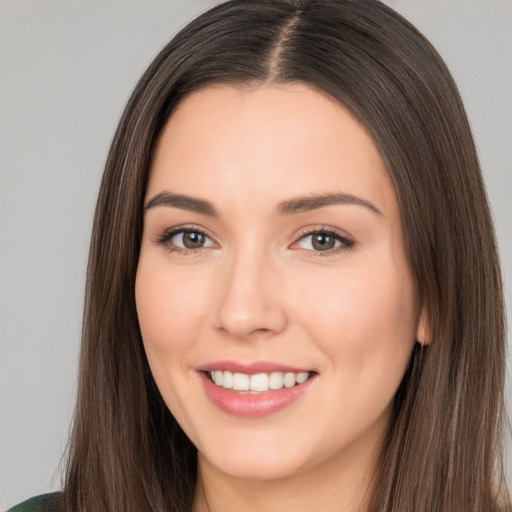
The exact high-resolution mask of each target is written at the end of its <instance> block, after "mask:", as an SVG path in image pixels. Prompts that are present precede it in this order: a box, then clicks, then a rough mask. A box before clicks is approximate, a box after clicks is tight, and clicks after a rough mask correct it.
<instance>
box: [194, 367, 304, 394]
mask: <svg viewBox="0 0 512 512" xmlns="http://www.w3.org/2000/svg"><path fill="white" fill-rule="evenodd" d="M204 373H205V374H206V377H207V378H208V379H209V380H210V381H211V382H212V383H213V384H215V385H216V386H218V387H220V388H223V389H229V390H232V391H235V392H239V393H248V394H260V393H268V392H269V391H279V390H281V389H283V388H286V389H289V388H293V387H295V386H299V385H300V384H303V383H304V382H306V381H307V380H308V379H310V378H311V377H312V376H313V373H314V372H270V373H255V374H252V375H251V374H247V373H241V372H230V371H227V370H224V371H223V370H207V371H205V372H204Z"/></svg>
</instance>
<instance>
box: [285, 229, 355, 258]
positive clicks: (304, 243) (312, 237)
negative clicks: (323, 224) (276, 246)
mask: <svg viewBox="0 0 512 512" xmlns="http://www.w3.org/2000/svg"><path fill="white" fill-rule="evenodd" d="M353 246H354V242H353V241H352V240H350V239H348V238H346V237H344V236H342V235H341V234H339V233H337V232H334V231H331V230H325V229H319V230H316V231H310V232H309V233H305V234H304V235H302V237H301V238H300V239H299V240H298V242H296V243H295V244H294V247H297V248H300V249H306V250H308V251H311V253H312V254H315V253H316V254H320V253H325V255H329V254H335V253H338V252H339V251H342V250H347V249H351V248H352V247H353Z"/></svg>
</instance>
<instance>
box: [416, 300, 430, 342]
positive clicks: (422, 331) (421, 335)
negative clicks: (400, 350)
mask: <svg viewBox="0 0 512 512" xmlns="http://www.w3.org/2000/svg"><path fill="white" fill-rule="evenodd" d="M431 333H432V331H431V329H430V325H429V323H428V320H427V313H426V311H425V308H424V307H423V308H421V313H420V318H419V320H418V329H417V331H416V339H417V340H418V343H419V344H420V345H421V346H424V345H429V344H430V342H431V341H432V336H431Z"/></svg>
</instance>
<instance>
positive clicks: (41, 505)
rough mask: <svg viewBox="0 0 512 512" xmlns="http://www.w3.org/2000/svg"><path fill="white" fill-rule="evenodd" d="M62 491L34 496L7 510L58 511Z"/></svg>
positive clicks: (19, 511) (10, 511) (12, 511)
mask: <svg viewBox="0 0 512 512" xmlns="http://www.w3.org/2000/svg"><path fill="white" fill-rule="evenodd" d="M59 498H60V492H51V493H49V494H41V495H40V496H34V497H33V498H30V499H29V500H26V501H24V502H23V503H19V504H18V505H15V506H14V507H12V508H10V509H9V510H8V511H7V512H58V511H59V510H60V507H59Z"/></svg>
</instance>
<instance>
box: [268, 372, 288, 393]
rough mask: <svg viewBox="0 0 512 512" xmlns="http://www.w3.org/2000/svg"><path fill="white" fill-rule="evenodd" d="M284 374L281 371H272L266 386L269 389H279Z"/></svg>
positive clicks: (281, 385)
mask: <svg viewBox="0 0 512 512" xmlns="http://www.w3.org/2000/svg"><path fill="white" fill-rule="evenodd" d="M283 381H284V374H282V373H281V372H273V373H271V374H270V378H269V383H268V387H269V388H270V389H281V388H282V387H283V384H284V382H283Z"/></svg>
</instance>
